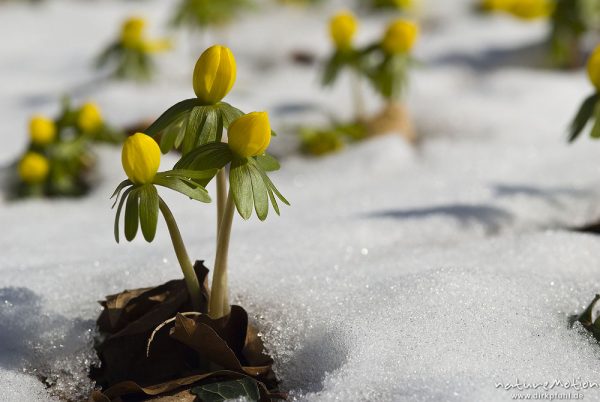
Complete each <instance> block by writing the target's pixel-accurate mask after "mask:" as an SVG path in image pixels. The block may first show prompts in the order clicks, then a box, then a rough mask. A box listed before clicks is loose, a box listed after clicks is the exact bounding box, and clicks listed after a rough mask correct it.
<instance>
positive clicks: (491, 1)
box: [480, 0, 519, 12]
mask: <svg viewBox="0 0 600 402" xmlns="http://www.w3.org/2000/svg"><path fill="white" fill-rule="evenodd" d="M516 1H519V0H481V3H480V7H481V8H482V9H483V10H485V11H493V12H497V11H509V10H510V8H511V7H512V5H513V4H514V3H515V2H516Z"/></svg>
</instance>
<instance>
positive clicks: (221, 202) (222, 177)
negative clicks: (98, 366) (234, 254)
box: [217, 168, 227, 240]
mask: <svg viewBox="0 0 600 402" xmlns="http://www.w3.org/2000/svg"><path fill="white" fill-rule="evenodd" d="M226 202H227V173H226V172H225V168H223V169H220V170H219V171H218V172H217V237H218V235H219V228H220V227H221V221H222V220H223V213H224V212H225V203H226ZM217 240H218V238H217Z"/></svg>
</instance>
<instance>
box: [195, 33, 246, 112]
mask: <svg viewBox="0 0 600 402" xmlns="http://www.w3.org/2000/svg"><path fill="white" fill-rule="evenodd" d="M236 72H237V67H236V64H235V58H234V57H233V53H232V52H231V50H229V48H227V47H225V46H220V45H214V46H211V47H209V48H208V49H206V50H205V51H204V53H202V55H200V58H199V59H198V61H197V62H196V67H195V68H194V79H193V82H194V92H195V93H196V96H197V97H198V99H200V100H201V101H202V102H204V103H206V104H208V105H213V104H215V103H218V102H220V101H221V99H223V98H224V97H225V96H226V95H227V94H228V93H229V91H231V88H233V84H234V83H235V78H236Z"/></svg>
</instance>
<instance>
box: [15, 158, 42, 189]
mask: <svg viewBox="0 0 600 402" xmlns="http://www.w3.org/2000/svg"><path fill="white" fill-rule="evenodd" d="M17 169H18V172H19V177H20V178H21V180H23V181H24V182H25V183H27V184H37V183H41V182H43V181H44V180H45V179H46V177H48V172H49V170H50V163H49V162H48V159H46V158H45V157H44V156H42V155H40V154H38V153H37V152H28V153H26V154H25V156H23V158H22V159H21V161H20V162H19V166H18V168H17Z"/></svg>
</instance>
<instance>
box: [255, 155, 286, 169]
mask: <svg viewBox="0 0 600 402" xmlns="http://www.w3.org/2000/svg"><path fill="white" fill-rule="evenodd" d="M254 159H255V160H256V162H257V163H258V165H259V166H260V167H261V168H262V169H263V170H264V171H265V172H274V171H276V170H279V168H280V167H281V165H279V161H278V160H277V159H276V158H275V157H274V156H272V155H269V154H263V155H259V156H256V157H255V158H254Z"/></svg>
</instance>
